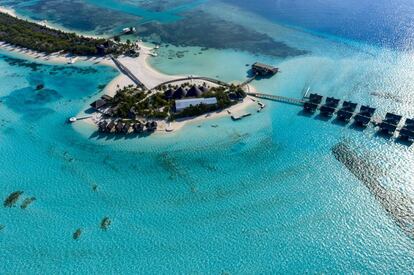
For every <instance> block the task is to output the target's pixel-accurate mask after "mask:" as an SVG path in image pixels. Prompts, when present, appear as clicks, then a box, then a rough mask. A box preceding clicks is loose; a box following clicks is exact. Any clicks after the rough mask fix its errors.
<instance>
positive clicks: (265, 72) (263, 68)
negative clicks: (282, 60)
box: [252, 62, 279, 76]
mask: <svg viewBox="0 0 414 275" xmlns="http://www.w3.org/2000/svg"><path fill="white" fill-rule="evenodd" d="M252 71H253V73H255V74H257V75H261V76H272V75H274V74H276V73H278V72H279V68H276V67H273V66H270V65H266V64H263V63H259V62H256V63H254V64H253V65H252Z"/></svg>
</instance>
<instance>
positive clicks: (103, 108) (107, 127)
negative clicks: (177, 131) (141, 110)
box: [90, 95, 158, 134]
mask: <svg viewBox="0 0 414 275" xmlns="http://www.w3.org/2000/svg"><path fill="white" fill-rule="evenodd" d="M112 99H113V98H112V97H111V96H109V95H103V96H102V97H101V98H99V99H98V100H95V101H94V102H92V103H91V104H90V106H91V107H92V108H93V109H95V110H97V111H99V112H101V113H103V114H105V115H109V116H113V114H114V112H115V111H116V110H114V108H110V107H109V106H110V102H111V101H112ZM115 108H116V107H115ZM157 127H158V124H157V122H156V121H146V122H144V121H132V120H131V121H128V120H122V119H116V118H113V119H108V120H102V121H100V122H99V123H98V128H99V131H100V132H102V133H118V134H129V133H137V134H140V133H143V132H148V133H151V132H154V131H155V130H157Z"/></svg>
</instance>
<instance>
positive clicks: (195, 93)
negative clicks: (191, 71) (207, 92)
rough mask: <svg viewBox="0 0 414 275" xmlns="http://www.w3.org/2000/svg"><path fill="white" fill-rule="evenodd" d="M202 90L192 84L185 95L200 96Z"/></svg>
mask: <svg viewBox="0 0 414 275" xmlns="http://www.w3.org/2000/svg"><path fill="white" fill-rule="evenodd" d="M202 94H203V92H202V91H201V90H200V89H199V88H198V87H197V86H193V87H191V88H190V90H188V92H187V95H186V97H200V96H201V95H202Z"/></svg>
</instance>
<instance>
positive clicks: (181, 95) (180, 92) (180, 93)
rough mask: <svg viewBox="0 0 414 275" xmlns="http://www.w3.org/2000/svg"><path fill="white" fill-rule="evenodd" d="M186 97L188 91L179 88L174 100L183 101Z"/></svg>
mask: <svg viewBox="0 0 414 275" xmlns="http://www.w3.org/2000/svg"><path fill="white" fill-rule="evenodd" d="M186 95H187V90H186V89H184V88H183V87H179V88H178V89H177V90H175V92H174V94H173V96H172V97H173V98H174V99H181V98H184V97H185V96H186Z"/></svg>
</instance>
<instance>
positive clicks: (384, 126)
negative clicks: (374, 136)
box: [378, 113, 402, 135]
mask: <svg viewBox="0 0 414 275" xmlns="http://www.w3.org/2000/svg"><path fill="white" fill-rule="evenodd" d="M401 119H402V116H400V115H396V114H393V113H387V114H386V115H385V118H384V120H383V121H382V122H381V123H380V124H379V125H378V126H379V127H380V129H381V131H382V132H384V133H387V134H389V135H393V134H394V132H395V130H397V127H398V124H399V123H400V121H401Z"/></svg>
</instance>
